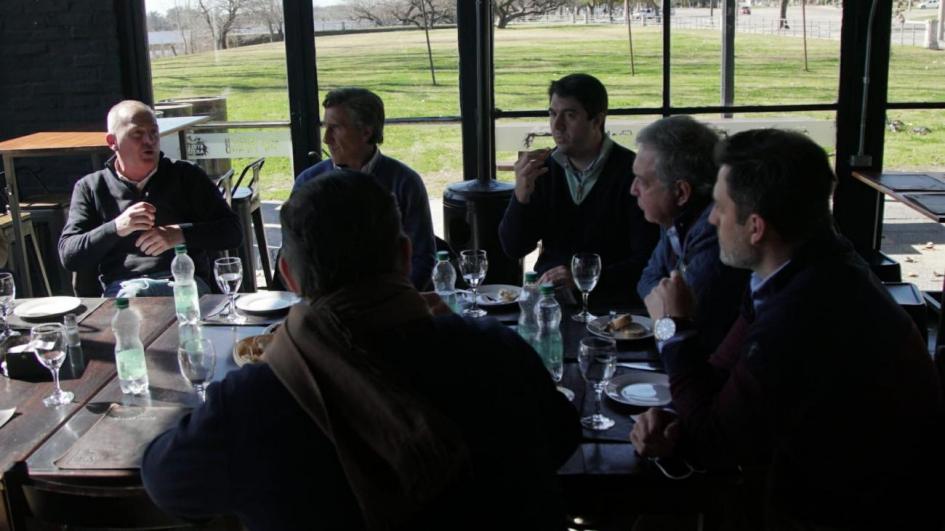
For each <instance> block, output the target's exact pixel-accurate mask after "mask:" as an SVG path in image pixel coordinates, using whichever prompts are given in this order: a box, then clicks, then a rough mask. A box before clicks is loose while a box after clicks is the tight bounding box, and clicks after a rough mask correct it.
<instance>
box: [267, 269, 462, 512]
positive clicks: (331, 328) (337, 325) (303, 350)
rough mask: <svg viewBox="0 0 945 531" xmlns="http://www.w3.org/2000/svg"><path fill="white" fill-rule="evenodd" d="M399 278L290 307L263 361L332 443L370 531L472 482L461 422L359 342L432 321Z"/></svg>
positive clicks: (405, 282) (416, 295)
mask: <svg viewBox="0 0 945 531" xmlns="http://www.w3.org/2000/svg"><path fill="white" fill-rule="evenodd" d="M430 318H431V317H430V311H429V309H428V307H427V305H426V303H425V302H424V301H423V299H422V298H421V297H420V295H419V294H418V293H417V292H416V290H414V289H413V287H412V286H410V284H409V283H408V282H407V281H406V279H404V278H402V277H401V276H394V275H389V276H384V277H378V278H376V279H374V280H372V281H368V282H362V283H360V284H359V285H358V286H356V287H346V288H344V289H341V290H339V291H336V292H334V293H331V294H329V295H328V296H324V297H319V298H318V299H317V301H315V302H313V303H311V304H309V303H300V304H296V305H295V306H293V307H292V309H291V310H290V312H289V316H288V318H287V319H286V321H285V324H284V326H282V327H280V329H279V330H278V331H277V332H276V337H275V339H274V340H273V342H272V343H271V344H270V345H269V347H267V348H266V353H265V355H264V356H263V361H265V362H266V363H268V364H269V366H270V367H271V368H272V370H273V372H274V373H275V375H276V377H277V378H278V379H279V381H281V382H282V383H283V385H285V386H286V388H287V389H288V390H289V393H291V394H292V396H293V397H294V398H295V400H296V401H297V402H298V403H299V405H301V406H302V409H303V410H305V412H306V413H307V414H308V415H309V416H310V417H311V418H312V419H313V420H314V421H315V423H316V424H317V425H318V427H319V428H321V429H322V431H324V432H325V434H326V435H327V436H328V437H329V438H330V439H331V441H332V442H333V443H334V445H335V449H336V451H337V452H338V457H339V460H340V461H341V465H342V467H343V469H344V471H345V475H346V476H347V478H348V482H349V484H350V485H351V488H352V490H353V491H354V495H355V497H356V498H357V500H358V503H359V505H360V507H361V510H362V512H363V515H364V519H365V523H366V524H367V527H368V529H396V528H397V527H399V526H401V525H403V524H405V523H407V522H409V521H410V519H411V517H412V516H414V515H416V514H417V513H418V512H419V511H421V510H422V509H423V508H424V506H426V505H427V504H429V503H430V502H432V501H434V500H435V499H436V498H437V496H438V495H440V494H441V493H442V492H443V491H444V490H445V489H447V488H449V486H450V485H452V484H454V483H455V482H456V481H458V480H460V479H462V478H463V477H465V476H467V475H468V474H469V470H470V458H469V452H468V449H467V448H466V445H465V443H464V441H463V439H462V437H461V435H460V433H459V431H458V429H457V428H456V427H455V426H454V425H453V423H452V422H451V421H450V420H449V419H447V418H446V417H444V416H443V415H441V414H440V413H439V412H438V411H437V410H436V409H435V408H434V407H432V405H430V404H428V403H426V401H425V399H424V398H423V397H420V396H418V395H417V394H416V393H414V392H413V391H412V390H411V389H409V388H408V387H407V386H405V385H404V384H403V383H402V378H401V375H400V371H399V370H398V368H397V367H396V366H391V365H390V364H387V363H386V362H383V361H381V360H379V359H377V357H375V356H372V355H371V353H370V352H367V351H365V350H364V349H363V348H362V347H361V346H359V344H358V338H359V337H363V335H364V334H366V333H377V332H382V331H384V330H393V329H396V328H397V327H399V326H400V325H403V324H406V323H410V322H414V321H417V320H421V319H430Z"/></svg>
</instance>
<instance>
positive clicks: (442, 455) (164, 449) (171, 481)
mask: <svg viewBox="0 0 945 531" xmlns="http://www.w3.org/2000/svg"><path fill="white" fill-rule="evenodd" d="M281 217H282V224H283V230H284V235H285V240H284V247H283V256H282V258H281V259H280V260H279V269H280V271H281V272H282V274H283V277H284V278H285V280H286V283H287V284H288V286H289V288H290V289H292V290H293V291H295V292H296V293H299V294H300V295H301V296H302V297H304V298H305V300H304V301H303V302H300V303H299V304H296V305H295V306H293V307H292V309H291V310H290V312H289V316H288V318H287V319H286V321H285V323H284V324H283V326H282V327H280V328H279V330H278V331H277V332H276V336H275V338H274V339H273V341H272V343H270V344H269V346H268V347H267V348H266V352H265V354H264V355H263V357H262V361H263V362H262V363H261V364H258V365H253V364H250V365H246V366H244V367H242V368H241V369H240V370H238V371H234V372H231V373H229V374H227V375H226V377H225V378H224V379H223V381H222V382H219V383H216V382H215V383H212V384H210V386H209V388H208V389H207V400H206V403H204V404H202V405H200V406H199V407H197V408H196V409H194V411H193V412H191V413H190V414H188V415H187V416H185V417H184V418H183V419H182V420H181V421H180V423H179V424H178V425H177V427H176V428H174V429H172V430H170V431H169V432H167V433H165V434H163V435H161V436H160V437H158V438H157V439H155V440H154V442H153V443H151V445H150V447H149V448H148V449H147V451H146V452H145V455H144V459H143V462H142V465H141V475H142V479H143V481H144V486H145V488H146V489H147V491H148V494H149V495H150V496H151V497H152V499H153V500H154V501H155V502H156V503H157V505H158V506H160V507H162V508H163V509H165V510H167V511H169V512H171V513H173V514H175V515H180V516H183V517H187V518H204V517H209V516H212V515H217V514H236V515H238V516H239V517H240V519H241V520H242V521H243V523H244V524H245V525H246V526H247V527H248V528H249V529H252V530H274V529H278V530H294V529H300V530H302V529H346V530H347V529H350V530H359V529H391V530H393V529H404V530H407V529H409V530H427V529H429V530H434V529H437V530H439V529H450V530H466V529H469V530H479V529H488V528H490V527H496V525H498V527H501V528H503V529H506V528H507V529H536V530H545V529H549V530H554V529H564V524H565V519H564V516H563V514H562V512H563V510H562V500H561V497H560V491H559V489H558V487H557V480H556V471H557V469H558V468H559V467H560V466H561V465H562V464H563V463H564V462H565V461H566V460H567V459H568V457H569V456H570V455H571V454H572V453H573V452H574V450H575V448H576V447H577V443H578V440H579V438H580V425H579V424H578V422H577V412H576V410H575V409H574V407H573V406H571V404H570V403H568V401H567V400H566V399H565V398H564V397H563V395H561V393H559V392H558V391H557V390H556V389H555V386H554V384H553V382H552V381H551V378H550V377H549V376H548V373H547V371H545V369H544V366H543V365H542V363H541V361H540V360H539V358H538V356H537V355H536V354H535V351H534V350H532V349H531V348H530V347H529V346H528V345H527V344H526V343H525V342H524V341H523V340H522V339H521V338H520V337H518V335H517V334H516V333H515V332H513V331H511V330H509V329H508V328H506V327H504V326H502V325H501V324H499V323H498V321H496V320H494V319H472V318H466V317H460V316H458V315H455V314H453V313H450V312H447V313H446V314H442V315H433V314H431V310H430V308H429V307H428V305H427V302H426V301H425V300H424V298H423V297H421V295H420V294H419V293H418V292H417V290H416V289H414V288H413V287H412V286H411V285H410V282H409V281H408V280H407V276H406V272H407V269H409V267H410V266H409V264H410V244H409V243H408V242H407V239H406V237H405V236H404V234H403V232H402V231H401V227H400V216H399V213H398V212H397V208H396V206H395V204H394V200H393V197H392V196H391V194H390V193H389V192H387V190H386V189H384V188H383V187H381V186H380V185H379V184H378V183H377V182H376V180H375V179H374V178H373V177H371V176H368V175H364V174H360V173H357V172H349V171H333V172H329V173H328V174H324V175H320V176H318V177H317V178H315V179H313V180H312V181H311V182H308V183H306V184H304V185H302V186H301V187H300V188H299V189H298V190H296V191H295V193H294V194H292V197H290V198H289V200H288V201H287V202H286V203H285V205H284V206H283V208H282V212H281ZM471 360H474V361H471ZM471 363H473V364H475V365H476V366H477V367H482V368H483V369H484V370H485V371H486V372H487V373H488V375H487V376H486V377H483V378H468V377H467V376H466V375H467V374H468V373H469V370H470V368H471V366H472V365H471ZM496 519H498V520H496ZM497 521H498V522H499V524H496V522H497Z"/></svg>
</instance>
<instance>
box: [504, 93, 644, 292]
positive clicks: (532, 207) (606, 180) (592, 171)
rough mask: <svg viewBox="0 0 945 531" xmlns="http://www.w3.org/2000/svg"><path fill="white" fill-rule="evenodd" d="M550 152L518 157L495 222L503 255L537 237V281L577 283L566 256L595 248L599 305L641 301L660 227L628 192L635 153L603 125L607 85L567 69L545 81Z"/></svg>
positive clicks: (526, 247) (514, 253) (521, 251)
mask: <svg viewBox="0 0 945 531" xmlns="http://www.w3.org/2000/svg"><path fill="white" fill-rule="evenodd" d="M548 100H549V104H548V114H549V117H550V119H551V133H552V135H553V136H554V140H555V145H556V147H555V149H554V150H539V151H532V152H528V153H523V154H522V156H521V157H519V159H518V161H517V162H516V163H515V194H514V195H513V197H512V199H511V200H510V201H509V206H508V209H507V210H506V211H505V216H504V217H503V218H502V222H501V223H500V224H499V240H500V242H501V243H502V248H503V250H505V253H506V254H507V255H509V256H510V257H512V258H522V257H524V256H525V255H527V254H528V253H530V252H532V251H533V250H534V249H535V247H536V245H538V242H539V241H540V242H541V254H540V255H539V256H538V261H537V262H536V264H535V270H536V271H538V273H539V274H541V275H542V276H541V278H540V279H539V282H542V283H545V282H550V283H553V284H555V286H557V287H559V288H566V289H568V290H572V289H574V281H573V280H572V278H571V257H572V256H573V255H574V254H575V253H579V252H585V253H597V254H599V255H600V257H601V263H602V266H603V268H602V272H601V275H600V281H599V282H598V285H597V287H596V288H595V289H594V292H593V294H592V295H591V297H592V300H595V301H597V303H603V302H607V303H612V304H620V303H624V304H625V303H633V302H639V298H638V297H637V296H636V293H635V289H634V288H635V287H636V285H637V281H639V279H640V272H641V271H643V267H644V266H645V265H646V262H647V260H648V259H649V257H650V253H652V251H653V248H654V246H655V245H656V241H657V239H658V238H659V228H658V227H657V226H655V225H651V224H649V223H647V222H646V220H645V219H644V218H643V213H642V212H641V211H640V208H639V207H638V206H637V204H636V201H634V200H633V197H631V196H630V193H629V191H630V184H631V182H632V181H633V171H632V167H633V159H634V153H633V152H632V151H630V150H629V149H627V148H625V147H623V146H620V145H619V144H616V143H614V142H613V141H612V140H611V139H610V137H608V136H607V134H606V133H605V130H604V122H605V120H606V118H607V90H606V89H605V88H604V85H602V84H601V82H600V81H598V80H597V79H596V78H594V77H593V76H589V75H587V74H571V75H569V76H565V77H563V78H561V79H559V80H557V81H553V82H552V83H551V85H550V86H549V87H548Z"/></svg>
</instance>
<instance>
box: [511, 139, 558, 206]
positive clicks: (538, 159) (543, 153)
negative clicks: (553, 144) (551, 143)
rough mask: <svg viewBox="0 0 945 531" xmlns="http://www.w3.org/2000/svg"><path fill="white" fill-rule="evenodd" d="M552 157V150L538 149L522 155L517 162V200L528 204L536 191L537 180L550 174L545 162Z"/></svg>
mask: <svg viewBox="0 0 945 531" xmlns="http://www.w3.org/2000/svg"><path fill="white" fill-rule="evenodd" d="M549 155H551V150H550V149H537V150H535V151H526V152H524V153H522V154H521V155H520V156H519V158H518V160H517V161H515V166H514V168H515V199H517V200H518V202H519V203H522V204H526V203H528V202H529V201H530V200H531V197H532V192H534V191H535V179H537V178H538V176H539V175H543V174H545V173H548V167H547V166H545V160H546V159H547V158H548V156H549Z"/></svg>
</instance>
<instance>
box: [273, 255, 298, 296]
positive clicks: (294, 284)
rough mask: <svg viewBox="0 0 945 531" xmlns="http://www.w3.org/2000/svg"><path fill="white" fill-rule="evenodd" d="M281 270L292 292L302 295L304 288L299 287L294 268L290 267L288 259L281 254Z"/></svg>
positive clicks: (284, 280)
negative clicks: (293, 272) (293, 271)
mask: <svg viewBox="0 0 945 531" xmlns="http://www.w3.org/2000/svg"><path fill="white" fill-rule="evenodd" d="M278 266H279V272H280V273H282V280H283V282H285V285H286V287H287V288H289V291H291V292H292V293H295V294H296V295H299V296H301V295H302V290H301V289H299V283H298V281H296V280H295V275H293V274H292V269H291V268H290V267H289V262H287V261H286V259H285V257H284V256H282V255H279V264H278Z"/></svg>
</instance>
